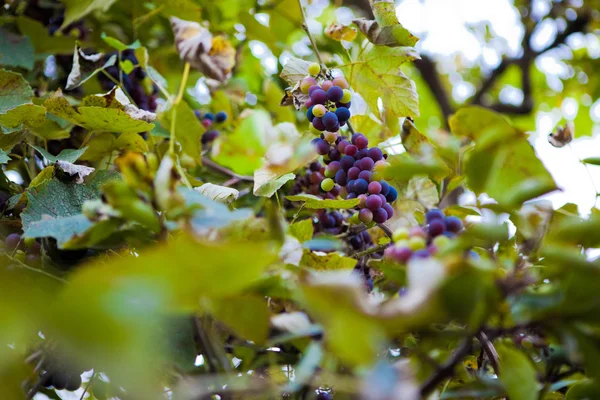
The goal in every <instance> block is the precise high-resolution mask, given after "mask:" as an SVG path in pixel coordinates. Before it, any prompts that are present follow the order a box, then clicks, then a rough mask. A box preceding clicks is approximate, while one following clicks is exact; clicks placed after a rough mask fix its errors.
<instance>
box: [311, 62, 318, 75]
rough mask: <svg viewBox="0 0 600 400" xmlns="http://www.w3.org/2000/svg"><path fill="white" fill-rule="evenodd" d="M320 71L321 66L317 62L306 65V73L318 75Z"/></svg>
mask: <svg viewBox="0 0 600 400" xmlns="http://www.w3.org/2000/svg"><path fill="white" fill-rule="evenodd" d="M319 72H321V66H320V65H319V64H317V63H312V64H310V65H309V66H308V73H309V74H311V75H319Z"/></svg>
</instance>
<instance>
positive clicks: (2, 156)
mask: <svg viewBox="0 0 600 400" xmlns="http://www.w3.org/2000/svg"><path fill="white" fill-rule="evenodd" d="M10 160H11V158H10V157H9V156H8V152H6V151H4V150H2V149H0V164H6V163H7V162H9V161H10Z"/></svg>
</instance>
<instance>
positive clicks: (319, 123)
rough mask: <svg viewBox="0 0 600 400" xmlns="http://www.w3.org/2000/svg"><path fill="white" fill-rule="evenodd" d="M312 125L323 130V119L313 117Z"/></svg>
mask: <svg viewBox="0 0 600 400" xmlns="http://www.w3.org/2000/svg"><path fill="white" fill-rule="evenodd" d="M312 124H313V127H314V128H315V129H316V130H318V131H321V132H323V131H324V130H325V125H324V124H323V119H322V118H319V117H315V119H313V121H312Z"/></svg>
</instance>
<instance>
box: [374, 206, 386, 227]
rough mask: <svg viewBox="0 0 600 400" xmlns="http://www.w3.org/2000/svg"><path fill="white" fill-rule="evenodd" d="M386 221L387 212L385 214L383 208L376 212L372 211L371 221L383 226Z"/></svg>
mask: <svg viewBox="0 0 600 400" xmlns="http://www.w3.org/2000/svg"><path fill="white" fill-rule="evenodd" d="M387 219H388V215H387V212H385V210H384V209H383V208H378V209H377V210H375V211H373V221H375V222H377V223H378V224H383V223H384V222H385V221H387Z"/></svg>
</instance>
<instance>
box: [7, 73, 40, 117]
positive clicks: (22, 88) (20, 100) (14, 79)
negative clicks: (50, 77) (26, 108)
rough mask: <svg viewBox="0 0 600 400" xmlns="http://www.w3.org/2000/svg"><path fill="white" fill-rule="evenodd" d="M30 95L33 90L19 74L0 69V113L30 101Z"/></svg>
mask: <svg viewBox="0 0 600 400" xmlns="http://www.w3.org/2000/svg"><path fill="white" fill-rule="evenodd" d="M32 97H33V90H31V86H29V83H27V81H26V80H25V79H24V78H23V77H22V76H21V74H17V73H15V72H10V71H6V70H4V69H0V114H6V112H7V111H9V110H11V109H13V108H15V107H18V106H20V105H21V104H26V103H31V98H32Z"/></svg>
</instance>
